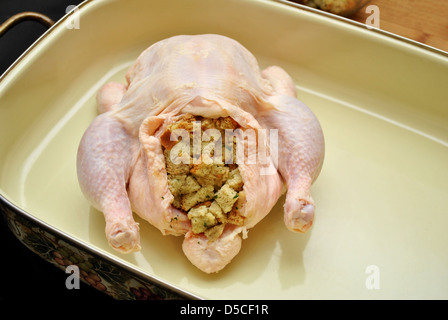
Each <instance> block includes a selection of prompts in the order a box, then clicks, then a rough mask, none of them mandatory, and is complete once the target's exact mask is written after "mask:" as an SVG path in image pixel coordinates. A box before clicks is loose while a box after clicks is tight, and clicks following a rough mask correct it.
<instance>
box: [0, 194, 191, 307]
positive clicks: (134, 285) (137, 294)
mask: <svg viewBox="0 0 448 320" xmlns="http://www.w3.org/2000/svg"><path fill="white" fill-rule="evenodd" d="M0 209H2V211H3V213H4V214H5V219H6V222H7V224H8V227H9V229H10V230H11V231H12V232H13V234H14V235H15V236H16V237H17V238H18V239H19V241H20V242H22V243H23V244H24V245H25V246H26V247H27V248H29V249H30V250H31V251H33V252H34V253H36V254H37V255H39V256H40V257H41V258H43V259H45V260H47V261H48V262H50V263H51V264H53V265H55V266H56V267H58V268H59V269H62V270H64V271H65V270H66V268H67V266H70V265H76V266H77V267H78V268H79V271H80V272H79V276H80V279H81V280H82V281H83V282H84V283H86V284H88V285H90V286H92V287H94V288H96V289H98V290H99V291H102V292H104V293H105V294H108V295H110V296H111V297H113V298H115V299H118V300H179V299H184V297H182V296H181V295H179V294H178V293H176V292H173V291H171V290H169V289H168V288H163V287H161V286H159V285H157V284H155V283H152V282H150V281H148V280H144V279H141V278H139V277H137V276H136V275H134V274H132V273H131V272H128V271H126V270H124V269H123V268H120V267H118V266H117V265H115V264H114V263H111V262H110V261H107V260H105V259H102V258H100V257H97V256H95V255H94V254H92V253H90V252H88V251H86V250H84V249H82V248H80V247H78V246H76V245H75V244H74V243H69V242H68V241H67V240H65V239H62V238H60V237H58V236H56V235H55V234H53V233H51V232H50V231H47V230H44V228H42V227H41V226H39V225H38V224H36V223H34V222H33V221H31V220H29V219H26V217H24V216H23V215H21V214H18V213H16V212H14V211H13V210H12V209H10V208H8V207H7V206H3V205H2V204H1V203H0Z"/></svg>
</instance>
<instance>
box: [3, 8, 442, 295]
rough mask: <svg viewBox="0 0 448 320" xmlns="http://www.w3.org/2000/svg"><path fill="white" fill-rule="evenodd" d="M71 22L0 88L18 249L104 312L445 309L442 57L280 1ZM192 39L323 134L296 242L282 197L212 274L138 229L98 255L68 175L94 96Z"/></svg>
mask: <svg viewBox="0 0 448 320" xmlns="http://www.w3.org/2000/svg"><path fill="white" fill-rule="evenodd" d="M77 14H79V17H78V18H79V25H78V27H79V28H69V27H68V26H69V25H70V24H71V23H72V22H73V20H71V19H72V18H73V14H70V15H68V16H66V17H65V18H64V19H62V20H61V21H59V22H58V23H56V24H55V25H54V26H53V27H52V28H51V29H50V30H49V31H48V32H47V33H46V34H45V35H44V36H43V37H41V38H40V39H39V40H38V41H37V42H36V43H35V44H34V45H33V46H32V47H31V48H30V49H29V50H28V51H27V52H26V53H25V54H24V55H23V56H22V57H21V58H20V59H19V60H18V61H17V62H16V63H15V64H14V65H13V66H12V67H11V68H10V69H9V70H8V71H7V72H6V73H5V74H4V75H3V76H2V78H1V81H0V128H1V140H0V193H1V198H0V199H1V207H2V211H3V214H4V216H5V218H6V220H7V222H8V225H9V226H10V229H11V231H12V232H13V233H14V234H15V235H16V236H17V237H18V238H19V240H20V241H21V242H22V243H23V244H24V245H26V246H27V247H28V248H30V249H31V250H32V251H34V252H35V253H36V254H38V255H40V256H41V257H42V258H44V259H46V260H48V261H50V262H51V263H53V264H54V265H56V266H58V267H60V268H61V269H63V270H65V268H66V267H67V266H70V265H77V266H78V267H79V269H80V272H81V278H82V279H83V280H84V281H85V282H86V283H89V284H90V285H92V286H94V287H96V288H97V289H99V290H102V291H104V292H105V293H106V294H110V295H111V296H113V297H115V298H119V299H133V298H153V299H154V298H162V299H177V298H193V299H247V298H248V297H249V298H251V299H345V298H347V299H349V298H352V299H446V298H448V278H447V277H446V269H447V267H448V252H447V250H446V249H445V244H446V243H447V240H448V239H447V237H448V236H447V235H446V232H445V228H446V225H447V223H448V216H447V213H448V212H447V208H448V200H447V199H448V183H447V181H448V152H447V151H448V149H447V148H448V103H447V101H448V92H447V91H446V87H447V86H448V55H447V54H446V53H444V52H441V51H438V50H436V49H432V48H430V47H423V46H421V45H416V44H415V43H412V42H410V41H407V40H404V39H400V38H397V37H394V36H391V35H389V34H385V33H383V32H380V31H378V30H368V29H367V28H365V27H363V26H361V25H359V24H356V23H352V22H348V21H346V20H344V19H343V18H335V17H332V16H330V15H328V14H325V13H319V12H316V11H315V10H312V9H309V8H304V7H302V6H299V5H295V4H292V3H288V2H284V1H243V0H239V1H237V0H233V1H232V0H231V1H208V0H202V1H201V0H192V1H174V0H169V1H167V0H163V1H162V0H160V1H157V0H156V1H144V0H126V1H124V0H116V1H107V0H104V1H103V0H95V1H85V2H83V3H82V4H81V5H80V7H79V11H77ZM205 33H214V34H220V35H224V36H227V37H229V38H232V39H235V40H237V41H238V42H240V43H241V44H242V45H244V46H245V47H246V48H247V49H248V50H249V51H251V52H252V53H253V54H254V56H255V57H256V58H257V60H258V61H259V63H260V67H261V68H264V67H266V66H269V65H278V66H280V67H282V68H283V69H284V70H286V71H287V72H288V73H289V74H290V75H291V76H292V78H293V80H294V82H295V84H296V87H297V91H298V98H299V99H300V100H301V101H303V102H304V103H305V104H306V105H307V106H308V107H309V108H310V109H311V110H312V111H313V113H314V114H315V115H316V116H317V118H318V119H319V122H320V124H321V126H322V129H323V132H324V136H325V161H324V166H323V168H322V171H321V173H320V176H319V178H318V179H317V180H316V182H315V184H314V185H313V187H312V190H311V192H312V195H313V199H314V201H315V203H316V211H315V218H314V223H313V226H312V227H311V229H310V230H308V232H307V233H305V234H297V233H293V232H291V231H289V230H288V229H287V228H286V227H285V224H284V222H283V204H284V201H285V197H284V196H283V197H281V198H280V200H279V201H278V202H277V204H276V205H275V206H274V208H273V209H272V210H271V212H270V213H269V214H268V215H267V216H266V217H265V218H264V219H263V220H261V221H260V222H259V223H258V224H257V225H256V227H254V228H253V229H250V231H249V233H248V238H247V239H245V240H244V244H243V246H242V248H241V251H240V252H239V254H238V255H237V256H236V257H235V258H234V259H233V260H232V263H231V264H229V265H228V266H227V267H226V268H225V269H223V270H221V271H220V272H219V273H214V274H205V273H203V272H201V271H200V270H198V269H197V268H196V267H195V266H193V265H192V264H191V263H190V262H189V261H188V259H187V258H186V257H185V256H184V254H183V253H182V250H181V247H182V238H181V237H169V236H163V235H162V234H161V232H160V231H159V230H157V229H156V228H154V227H153V226H152V225H150V224H149V223H147V222H146V221H144V220H143V219H140V218H139V217H137V216H136V217H135V219H136V222H138V223H139V225H140V237H141V239H140V240H141V251H139V252H133V253H128V254H122V253H119V252H117V251H115V250H114V249H112V248H111V247H110V246H109V244H108V243H107V239H106V237H105V236H104V229H105V221H104V217H103V215H102V213H101V212H99V211H97V210H96V209H94V208H93V207H92V206H91V205H90V203H89V202H88V201H87V200H86V198H85V197H84V196H83V194H82V192H81V190H80V187H79V183H78V179H77V174H76V154H77V148H78V145H79V143H80V140H81V137H82V135H83V133H84V132H85V130H86V129H87V127H88V126H89V124H90V123H91V122H92V120H93V119H94V117H95V116H96V115H97V109H96V101H95V96H96V93H97V92H98V90H99V88H101V87H102V86H103V85H104V84H105V83H107V82H111V81H115V82H121V83H124V81H125V80H124V79H125V78H124V76H125V73H126V71H127V69H128V68H129V66H130V65H131V64H132V63H133V62H134V61H135V59H136V58H137V57H138V55H139V54H140V53H141V52H142V51H143V50H144V49H146V48H147V47H149V46H150V45H151V44H153V43H155V42H157V41H159V40H162V39H166V38H168V37H171V36H174V35H181V34H183V35H193V34H205Z"/></svg>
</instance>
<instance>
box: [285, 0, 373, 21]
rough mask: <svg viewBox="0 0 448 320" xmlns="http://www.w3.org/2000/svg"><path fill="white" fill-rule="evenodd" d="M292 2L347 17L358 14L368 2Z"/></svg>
mask: <svg viewBox="0 0 448 320" xmlns="http://www.w3.org/2000/svg"><path fill="white" fill-rule="evenodd" d="M292 2H296V3H299V4H304V5H307V6H309V7H312V8H317V9H320V10H323V11H327V12H330V13H334V14H337V15H340V16H345V17H349V16H351V15H353V14H355V13H356V12H358V10H359V9H361V8H362V7H364V6H365V5H366V4H367V3H368V2H370V0H292Z"/></svg>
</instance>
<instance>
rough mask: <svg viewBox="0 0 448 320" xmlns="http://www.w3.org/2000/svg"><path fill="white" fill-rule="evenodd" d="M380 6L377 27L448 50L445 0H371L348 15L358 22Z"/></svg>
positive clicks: (447, 15) (446, 5) (447, 21)
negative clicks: (371, 6)
mask: <svg viewBox="0 0 448 320" xmlns="http://www.w3.org/2000/svg"><path fill="white" fill-rule="evenodd" d="M368 5H376V6H377V7H378V9H379V14H380V15H379V16H380V19H379V22H380V26H379V28H380V29H382V30H385V31H389V32H392V33H395V34H397V35H400V36H403V37H406V38H409V39H412V40H416V41H418V42H421V43H424V44H427V45H429V46H432V47H435V48H438V49H441V50H444V51H447V52H448V0H371V1H370V3H369V4H367V5H366V6H365V7H364V8H362V9H361V10H360V11H358V13H356V14H355V15H354V16H352V17H351V19H353V20H356V21H358V22H361V23H365V22H366V19H367V18H368V17H369V16H370V15H371V14H370V13H366V10H365V9H366V8H367V6H368Z"/></svg>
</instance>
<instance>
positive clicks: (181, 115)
mask: <svg viewBox="0 0 448 320" xmlns="http://www.w3.org/2000/svg"><path fill="white" fill-rule="evenodd" d="M126 80H127V81H126V84H120V83H108V84H105V85H104V86H103V87H102V88H101V89H100V91H99V92H98V95H97V101H98V111H99V113H100V114H99V115H98V116H97V117H96V118H95V119H94V120H93V121H92V123H91V125H90V126H89V128H88V129H87V130H86V132H85V134H84V136H83V138H82V140H81V142H80V145H79V150H78V159H77V170H78V178H79V183H80V186H81V189H82V191H83V193H84V194H85V196H86V198H87V199H88V200H89V201H90V202H91V203H92V205H93V206H94V207H95V208H97V209H98V210H99V211H101V212H103V213H104V216H105V221H106V237H107V239H108V241H109V244H110V245H111V246H112V247H113V248H115V249H116V250H118V251H120V252H132V251H137V250H139V249H140V240H139V228H138V225H137V223H136V222H135V221H134V218H133V213H134V212H135V213H136V214H138V215H139V216H140V217H142V218H143V219H144V220H146V221H148V222H149V223H151V224H152V225H153V226H154V227H156V228H157V229H159V230H160V232H162V234H164V235H174V236H184V242H183V246H182V248H183V251H184V253H185V255H186V256H187V258H188V259H189V260H190V261H191V262H192V263H193V264H194V265H195V266H196V267H198V268H199V269H200V270H202V271H204V272H206V273H213V272H218V271H219V270H221V269H222V268H224V267H225V266H226V265H227V264H228V263H229V262H230V261H231V260H232V258H233V257H234V256H235V255H236V254H237V253H238V252H239V250H240V248H241V244H242V238H244V237H246V235H247V230H248V229H250V228H252V227H254V226H255V225H256V224H257V223H258V222H259V221H260V220H261V219H263V218H264V217H265V216H266V215H267V214H268V213H269V212H270V211H271V209H272V207H273V206H274V205H275V204H276V202H277V201H278V199H279V198H280V196H281V195H282V194H283V193H284V192H285V190H287V194H286V203H285V215H284V220H285V224H286V226H287V227H288V228H289V229H290V230H292V231H299V232H305V231H306V230H308V229H309V227H310V226H311V225H312V222H313V217H314V211H315V209H314V201H313V199H312V197H311V195H310V188H311V185H312V183H313V182H314V180H315V179H316V178H317V176H318V174H319V172H320V169H321V166H322V162H323V157H324V138H323V133H322V129H321V127H320V125H319V122H318V120H317V118H316V117H315V116H314V114H313V113H312V112H311V111H310V109H308V108H307V107H306V106H305V105H304V104H303V103H301V102H300V101H299V100H297V98H296V92H295V86H294V83H293V81H292V79H291V78H290V77H289V75H288V74H287V73H286V72H285V71H284V70H283V69H281V68H279V67H276V66H273V67H269V68H267V69H265V70H262V71H261V70H259V66H258V63H257V61H256V59H255V57H254V56H253V55H252V54H251V53H250V52H249V51H248V50H247V49H245V48H244V47H243V46H242V45H241V44H240V43H238V42H237V41H235V40H233V39H230V38H228V37H224V36H220V35H213V34H206V35H191V36H186V35H182V36H175V37H171V38H168V39H165V40H162V41H160V42H157V43H155V44H153V45H152V46H150V47H149V48H148V49H146V50H145V51H144V52H142V54H141V55H140V56H139V57H138V59H137V60H136V62H135V63H134V64H133V65H132V66H131V67H130V69H129V70H128V72H127V74H126ZM195 125H196V126H197V125H199V127H197V130H194V128H195ZM222 126H229V127H222ZM211 137H213V138H211ZM220 137H221V140H220ZM227 137H230V138H229V139H227ZM226 139H227V140H226ZM180 141H181V142H180ZM210 141H212V142H213V143H212V144H210ZM226 141H227V142H228V141H230V143H231V145H232V146H233V145H234V142H235V143H236V144H237V147H236V151H235V154H234V153H233V151H232V153H231V156H230V157H228V158H226V157H225V152H224V155H223V154H219V150H224V151H225V150H226V147H228V146H229V145H228V144H227V145H226ZM187 142H188V144H186V143H187ZM204 142H208V143H205V144H204ZM218 142H219V143H218ZM187 146H188V148H187ZM217 146H218V147H217ZM173 150H175V152H174V151H173ZM182 150H184V151H185V152H181V151H182ZM260 150H261V151H260ZM219 160H223V163H219ZM207 161H209V162H207ZM210 161H212V162H210ZM227 161H228V163H227ZM235 162H236V163H235ZM207 196H208V197H209V198H210V197H211V199H209V198H207Z"/></svg>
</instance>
